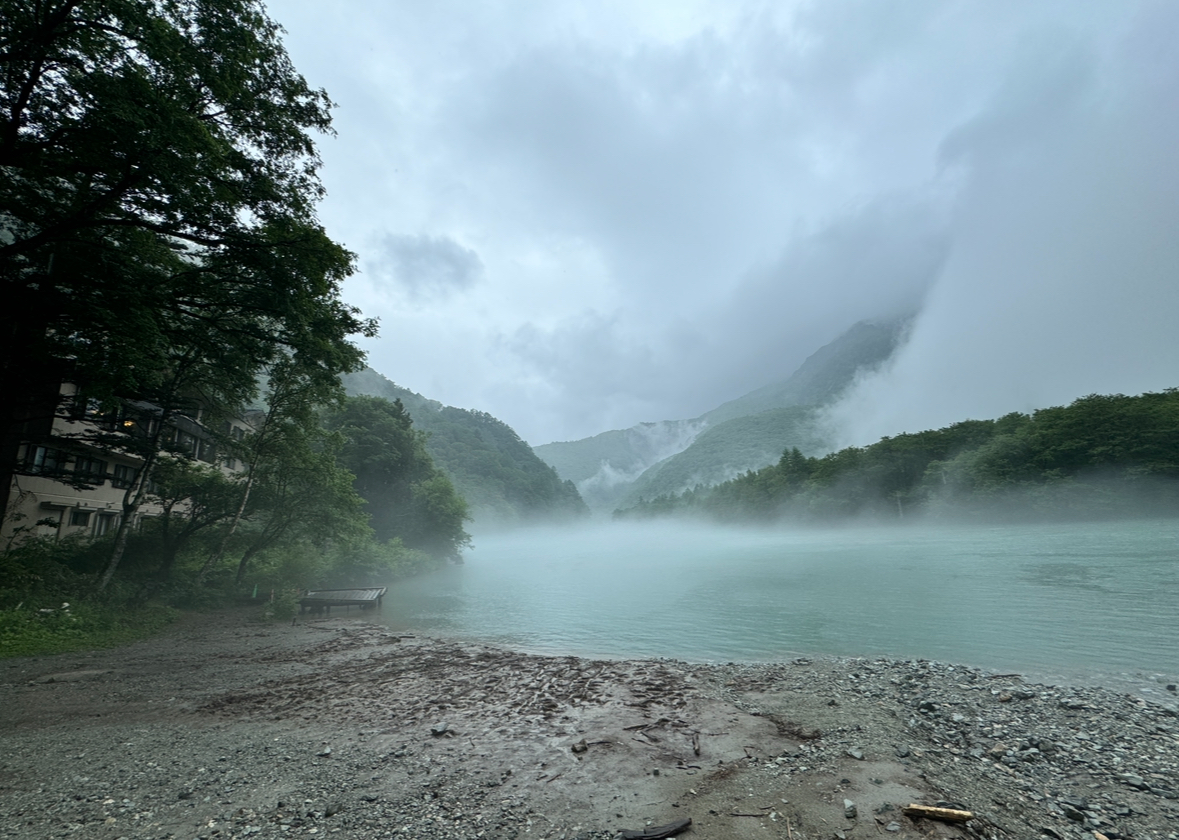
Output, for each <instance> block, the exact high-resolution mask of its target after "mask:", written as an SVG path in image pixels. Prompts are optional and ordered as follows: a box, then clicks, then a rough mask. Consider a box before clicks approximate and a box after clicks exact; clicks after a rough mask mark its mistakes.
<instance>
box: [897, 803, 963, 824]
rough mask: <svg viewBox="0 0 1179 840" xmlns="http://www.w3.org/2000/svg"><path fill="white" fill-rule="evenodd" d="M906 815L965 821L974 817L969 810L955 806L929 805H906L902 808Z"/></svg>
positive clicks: (947, 820) (946, 820)
mask: <svg viewBox="0 0 1179 840" xmlns="http://www.w3.org/2000/svg"><path fill="white" fill-rule="evenodd" d="M902 810H903V811H904V813H905V816H906V817H925V818H926V819H929V820H942V821H943V822H966V821H967V820H972V819H974V814H973V813H972V812H970V811H959V810H957V809H955V808H932V807H930V806H929V805H906V806H905V807H904V808H903V809H902Z"/></svg>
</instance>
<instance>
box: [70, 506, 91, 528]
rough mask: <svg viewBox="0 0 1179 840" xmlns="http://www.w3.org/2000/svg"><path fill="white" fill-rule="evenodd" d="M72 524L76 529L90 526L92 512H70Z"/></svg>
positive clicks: (75, 509)
mask: <svg viewBox="0 0 1179 840" xmlns="http://www.w3.org/2000/svg"><path fill="white" fill-rule="evenodd" d="M70 524H71V525H73V526H74V527H75V528H80V527H85V526H86V525H89V524H90V511H88V510H78V509H77V508H74V509H73V510H71V511H70Z"/></svg>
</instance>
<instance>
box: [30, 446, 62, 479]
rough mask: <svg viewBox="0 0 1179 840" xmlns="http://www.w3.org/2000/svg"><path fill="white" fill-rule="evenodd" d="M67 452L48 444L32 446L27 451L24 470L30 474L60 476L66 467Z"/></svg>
mask: <svg viewBox="0 0 1179 840" xmlns="http://www.w3.org/2000/svg"><path fill="white" fill-rule="evenodd" d="M65 465H66V454H65V453H64V452H62V451H61V450H60V449H50V448H49V447H48V446H30V447H29V448H28V450H27V451H26V452H25V463H24V471H25V472H27V473H29V474H30V475H45V476H60V475H64V474H65V471H66V468H65Z"/></svg>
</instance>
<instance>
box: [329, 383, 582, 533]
mask: <svg viewBox="0 0 1179 840" xmlns="http://www.w3.org/2000/svg"><path fill="white" fill-rule="evenodd" d="M341 381H342V382H343V384H344V389H345V391H346V392H347V393H348V394H349V395H350V396H358V395H368V396H374V397H382V398H384V399H387V400H390V401H393V400H401V403H402V405H404V406H405V408H406V410H407V411H408V412H409V415H410V417H411V418H412V419H413V422H414V425H415V426H416V427H417V428H418V429H420V430H422V431H424V432H426V433H427V439H426V450H427V451H428V452H429V453H430V457H431V458H433V459H434V462H435V464H437V466H438V467H439V468H440V469H441V470H442V471H443V472H445V473H446V475H447V476H448V477H449V478H450V480H451V481H452V482H453V483H454V486H455V488H456V489H457V490H458V492H459V494H460V495H462V497H463V498H464V499H466V500H467V504H468V505H469V506H470V510H471V516H472V519H473V520H474V522H475V523H476V524H477V525H490V524H501V525H516V524H528V523H533V522H550V521H562V520H568V519H578V518H582V517H584V516H587V515H588V514H589V508H588V507H587V506H586V504H585V502H584V501H583V500H582V498H581V495H580V494H579V493H578V491H577V488H576V487H575V486H574V484H573V482H571V481H567V480H564V479H562V478H560V477H559V476H558V475H557V472H556V470H555V469H553V468H552V467H551V466H550V465H548V464H547V463H545V462H544V461H543V460H541V459H540V458H539V457H537V455H536V453H535V452H534V451H533V450H532V447H531V446H529V445H528V444H527V443H526V442H525V441H524V440H522V439H521V438H520V436H519V435H518V434H516V432H515V430H513V429H512V427H511V426H509V425H508V424H506V423H504V422H503V421H502V420H499V419H497V418H495V417H493V416H492V415H490V414H488V413H486V412H483V411H474V410H471V409H465V408H455V407H454V406H448V405H444V404H443V403H441V402H439V401H438V400H433V399H430V398H428V397H425V396H422V395H421V394H418V393H416V392H414V391H411V390H409V389H408V388H403V387H401V386H400V385H397V384H396V383H395V382H393V381H392V380H390V379H389V378H387V377H386V376H384V375H383V374H381V373H379V372H377V371H375V370H373V369H372V368H369V367H366V368H364V369H363V370H360V371H357V372H355V373H349V374H345V375H344V376H342V377H341Z"/></svg>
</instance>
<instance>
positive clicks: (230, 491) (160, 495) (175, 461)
mask: <svg viewBox="0 0 1179 840" xmlns="http://www.w3.org/2000/svg"><path fill="white" fill-rule="evenodd" d="M149 497H150V498H151V499H152V500H153V501H155V502H156V503H158V504H159V505H160V507H161V508H162V512H161V514H160V516H158V517H152V518H151V519H150V520H148V523H146V524H147V530H148V531H149V532H152V533H154V534H155V535H156V536H157V537H158V538H159V576H160V578H161V579H163V580H168V579H169V578H170V577H171V576H172V569H173V567H174V566H175V564H176V557H177V555H178V554H179V553H180V551H181V549H183V548H184V546H185V545H186V544H187V543H188V542H189V541H190V540H191V539H192V538H193V537H195V536H196V535H197V534H198V533H200V532H201V531H204V530H206V529H208V528H211V527H212V526H214V525H217V524H219V523H222V522H224V521H225V520H226V519H228V518H229V517H230V516H231V515H232V514H233V510H234V505H235V502H236V497H237V492H236V488H235V487H234V484H233V482H232V481H231V480H230V479H229V477H228V476H226V475H225V473H223V472H222V471H221V470H219V469H218V468H217V467H214V466H210V465H209V464H202V463H200V462H196V461H191V460H189V459H188V458H176V457H167V458H161V459H160V461H159V464H158V465H157V468H156V470H155V478H154V480H153V482H152V488H151V490H150V491H149Z"/></svg>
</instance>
